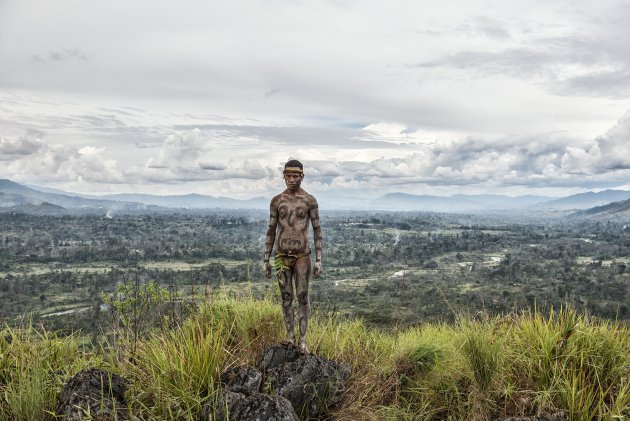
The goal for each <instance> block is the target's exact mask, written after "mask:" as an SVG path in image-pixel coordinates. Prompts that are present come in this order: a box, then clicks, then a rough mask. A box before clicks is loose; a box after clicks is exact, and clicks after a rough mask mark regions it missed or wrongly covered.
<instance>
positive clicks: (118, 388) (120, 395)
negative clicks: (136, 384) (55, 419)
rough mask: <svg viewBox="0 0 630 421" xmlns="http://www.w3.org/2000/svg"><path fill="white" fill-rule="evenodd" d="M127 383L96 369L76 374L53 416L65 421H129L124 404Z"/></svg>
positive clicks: (61, 395)
mask: <svg viewBox="0 0 630 421" xmlns="http://www.w3.org/2000/svg"><path fill="white" fill-rule="evenodd" d="M127 387H128V381H127V380H126V379H124V378H122V377H120V376H119V375H117V374H112V373H108V372H106V371H102V370H100V369H98V368H88V369H85V370H83V371H80V372H78V373H77V374H75V375H74V377H72V378H71V379H70V380H69V381H68V383H66V385H65V386H64V387H63V389H62V391H61V393H60V394H59V398H58V399H57V410H56V412H55V413H56V415H58V416H62V417H63V418H61V419H63V420H65V421H79V420H83V419H86V414H90V417H91V418H90V419H95V420H128V419H129V411H128V410H127V406H126V403H125V397H124V394H125V391H126V390H127Z"/></svg>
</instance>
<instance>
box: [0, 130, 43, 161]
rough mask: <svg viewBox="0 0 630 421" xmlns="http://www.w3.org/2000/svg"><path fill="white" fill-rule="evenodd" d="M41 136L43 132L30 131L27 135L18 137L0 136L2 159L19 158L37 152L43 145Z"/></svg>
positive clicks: (0, 154)
mask: <svg viewBox="0 0 630 421" xmlns="http://www.w3.org/2000/svg"><path fill="white" fill-rule="evenodd" d="M41 137H42V134H41V133H39V132H37V131H29V132H28V133H27V134H26V135H24V136H22V137H19V138H17V139H12V138H5V137H2V138H0V161H6V160H12V159H16V158H18V159H19V158H20V157H21V156H28V155H32V154H34V153H36V152H37V151H38V150H40V149H41V148H42V146H43V145H42V141H41Z"/></svg>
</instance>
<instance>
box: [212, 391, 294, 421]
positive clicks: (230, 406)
mask: <svg viewBox="0 0 630 421" xmlns="http://www.w3.org/2000/svg"><path fill="white" fill-rule="evenodd" d="M202 416H203V417H204V418H203V419H207V420H212V421H299V418H298V416H297V414H296V413H295V411H294V410H293V407H292V406H291V402H289V401H288V400H287V399H285V398H283V397H282V396H272V395H266V394H263V393H254V394H253V395H250V396H245V395H243V394H241V393H235V392H232V391H230V390H227V391H225V392H224V394H223V395H222V396H221V397H220V398H219V400H218V402H217V404H216V405H209V404H208V405H206V406H205V407H204V410H203V414H202Z"/></svg>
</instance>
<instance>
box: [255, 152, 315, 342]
mask: <svg viewBox="0 0 630 421" xmlns="http://www.w3.org/2000/svg"><path fill="white" fill-rule="evenodd" d="M283 177H284V182H285V184H286V186H287V188H286V190H285V191H283V192H282V193H280V194H279V195H277V196H275V197H274V198H273V199H271V205H270V215H269V228H268V229H267V237H266V238H265V253H264V256H263V273H264V275H265V277H267V278H271V265H270V263H269V258H270V256H271V251H272V250H273V249H275V251H276V254H275V257H274V260H275V262H274V267H275V269H276V274H277V275H278V283H279V285H280V292H281V293H282V311H283V313H284V326H285V327H286V329H287V342H289V343H290V344H295V342H294V339H293V338H294V336H293V335H294V327H293V326H294V322H293V296H294V295H293V283H294V282H295V290H296V293H297V300H298V315H299V328H300V339H299V349H300V352H301V353H303V354H307V353H308V348H307V347H306V328H307V326H308V317H309V314H310V312H311V307H310V304H309V301H308V282H309V279H310V277H311V248H310V245H309V238H308V234H309V222H310V223H311V224H312V225H313V239H314V241H315V264H314V265H313V268H312V269H313V277H315V278H319V275H321V272H322V229H321V226H320V223H319V210H318V208H317V200H316V199H315V198H314V197H313V196H311V195H310V194H308V193H307V192H305V191H304V190H303V189H302V188H301V187H300V185H301V184H302V180H304V166H303V165H302V163H301V162H300V161H298V160H295V159H293V160H290V161H289V162H287V163H286V164H285V165H284V171H283Z"/></svg>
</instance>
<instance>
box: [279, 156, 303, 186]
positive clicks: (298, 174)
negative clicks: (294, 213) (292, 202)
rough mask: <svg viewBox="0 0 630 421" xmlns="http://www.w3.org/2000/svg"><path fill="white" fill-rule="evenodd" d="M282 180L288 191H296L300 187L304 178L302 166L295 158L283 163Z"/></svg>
mask: <svg viewBox="0 0 630 421" xmlns="http://www.w3.org/2000/svg"><path fill="white" fill-rule="evenodd" d="M282 175H283V177H284V182H285V183H286V185H287V189H289V190H290V191H297V190H299V189H300V185H301V184H302V180H303V179H304V166H303V165H302V163H301V162H300V161H298V160H297V159H292V160H290V161H289V162H287V163H286V164H284V171H283V172H282Z"/></svg>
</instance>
